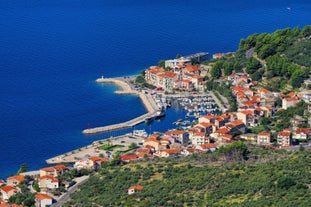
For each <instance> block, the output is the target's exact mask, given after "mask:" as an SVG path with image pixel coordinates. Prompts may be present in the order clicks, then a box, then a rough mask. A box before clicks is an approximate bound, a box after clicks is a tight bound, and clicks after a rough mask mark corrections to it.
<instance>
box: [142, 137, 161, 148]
mask: <svg viewBox="0 0 311 207" xmlns="http://www.w3.org/2000/svg"><path fill="white" fill-rule="evenodd" d="M147 146H151V147H153V148H154V150H155V151H158V150H159V147H160V140H159V139H157V138H154V137H149V138H148V139H146V140H144V147H147Z"/></svg>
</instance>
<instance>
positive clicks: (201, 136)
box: [189, 132, 210, 145]
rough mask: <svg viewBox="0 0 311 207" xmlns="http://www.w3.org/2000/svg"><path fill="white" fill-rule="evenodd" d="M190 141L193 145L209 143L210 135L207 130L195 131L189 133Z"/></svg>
mask: <svg viewBox="0 0 311 207" xmlns="http://www.w3.org/2000/svg"><path fill="white" fill-rule="evenodd" d="M189 138H190V141H191V143H192V144H193V145H200V144H205V143H209V142H210V139H209V136H208V135H207V134H206V133H205V132H193V133H190V134H189Z"/></svg>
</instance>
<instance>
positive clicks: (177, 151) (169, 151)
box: [160, 148, 180, 155]
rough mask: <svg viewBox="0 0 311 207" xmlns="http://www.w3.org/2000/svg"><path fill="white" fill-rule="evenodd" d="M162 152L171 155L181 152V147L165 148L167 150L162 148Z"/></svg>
mask: <svg viewBox="0 0 311 207" xmlns="http://www.w3.org/2000/svg"><path fill="white" fill-rule="evenodd" d="M160 152H166V153H167V154H169V155H175V154H179V153H180V149H176V148H172V149H165V150H160Z"/></svg>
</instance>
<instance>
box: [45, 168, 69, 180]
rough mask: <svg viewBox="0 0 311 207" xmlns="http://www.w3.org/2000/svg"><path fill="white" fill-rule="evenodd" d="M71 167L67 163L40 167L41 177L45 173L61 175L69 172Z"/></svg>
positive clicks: (55, 175)
mask: <svg viewBox="0 0 311 207" xmlns="http://www.w3.org/2000/svg"><path fill="white" fill-rule="evenodd" d="M68 170H69V168H68V167H67V166H65V165H56V166H52V167H46V168H41V169H40V177H42V176H45V175H51V176H53V177H58V176H59V175H61V174H63V173H64V172H67V171H68Z"/></svg>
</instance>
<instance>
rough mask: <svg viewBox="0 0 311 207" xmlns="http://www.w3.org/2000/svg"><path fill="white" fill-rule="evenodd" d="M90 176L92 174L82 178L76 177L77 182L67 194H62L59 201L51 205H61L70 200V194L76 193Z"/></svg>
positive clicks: (59, 206)
mask: <svg viewBox="0 0 311 207" xmlns="http://www.w3.org/2000/svg"><path fill="white" fill-rule="evenodd" d="M89 177H90V176H88V175H87V176H82V177H80V178H76V179H74V180H75V181H76V182H77V183H76V184H75V185H73V186H72V187H70V188H69V190H68V191H67V192H66V193H65V194H63V195H62V196H60V198H59V199H58V201H57V203H54V204H52V205H51V207H61V206H62V205H63V204H64V203H65V202H67V201H68V200H69V198H70V194H72V193H74V192H75V191H76V190H77V189H78V187H79V186H80V185H82V184H83V183H85V182H86V181H87V180H88V178H89Z"/></svg>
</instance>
